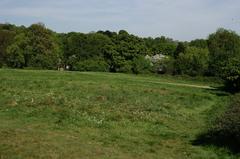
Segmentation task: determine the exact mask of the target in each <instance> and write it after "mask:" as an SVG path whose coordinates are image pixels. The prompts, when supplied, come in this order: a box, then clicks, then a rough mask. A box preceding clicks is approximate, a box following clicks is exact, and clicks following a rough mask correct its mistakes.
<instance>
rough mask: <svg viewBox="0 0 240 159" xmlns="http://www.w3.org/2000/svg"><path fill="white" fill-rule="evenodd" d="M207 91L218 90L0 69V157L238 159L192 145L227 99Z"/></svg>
mask: <svg viewBox="0 0 240 159" xmlns="http://www.w3.org/2000/svg"><path fill="white" fill-rule="evenodd" d="M212 86H219V85H218V84H214V83H213V82H211V81H207V80H201V81H200V80H199V81H198V80H191V79H181V78H179V77H176V78H175V77H168V76H136V75H127V74H111V73H84V72H83V73H81V72H57V71H35V70H9V69H0V158H1V159H8V158H44V159H45V158H85V159H87V158H89V159H93V158H137V159H141V158H142V159H150V158H160V159H185V158H186V159H187V158H193V159H207V158H209V159H210V158H211V159H219V158H222V159H225V158H226V159H228V158H229V159H230V158H238V156H236V155H232V154H231V153H229V152H228V151H227V150H225V149H223V148H217V147H213V146H201V145H194V144H192V143H193V141H194V140H196V138H197V135H199V134H200V133H201V132H203V131H204V130H205V129H206V128H207V126H208V123H209V122H211V120H212V119H213V118H214V117H215V116H216V115H217V114H219V113H221V112H222V111H223V110H224V108H225V105H226V103H227V102H228V101H229V96H230V95H229V94H227V93H225V92H221V91H220V90H217V89H213V87H212ZM210 116H211V117H210Z"/></svg>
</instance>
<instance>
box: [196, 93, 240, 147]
mask: <svg viewBox="0 0 240 159" xmlns="http://www.w3.org/2000/svg"><path fill="white" fill-rule="evenodd" d="M199 141H201V142H202V143H204V144H214V145H217V146H223V147H228V148H230V150H233V151H234V152H240V94H238V95H235V96H234V97H233V99H232V101H231V103H230V105H229V107H228V108H227V110H226V111H225V112H224V113H223V114H222V115H220V116H219V117H217V119H216V120H215V122H214V123H213V125H212V126H211V127H210V128H209V130H208V132H207V133H205V134H203V135H200V137H199Z"/></svg>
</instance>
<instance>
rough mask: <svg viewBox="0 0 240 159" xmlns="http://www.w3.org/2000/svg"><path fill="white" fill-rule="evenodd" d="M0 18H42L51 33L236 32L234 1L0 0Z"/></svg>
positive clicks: (190, 35)
mask: <svg viewBox="0 0 240 159" xmlns="http://www.w3.org/2000/svg"><path fill="white" fill-rule="evenodd" d="M0 22H1V23H4V22H9V23H14V24H17V25H26V26H28V25H30V24H32V23H36V22H43V23H45V24H46V26H47V27H48V28H50V29H53V30H55V31H57V32H70V31H78V32H84V33H87V32H90V31H97V30H111V31H118V30H121V29H125V30H127V31H128V32H130V33H132V34H136V35H138V36H144V37H148V36H152V37H157V36H161V35H164V36H168V37H171V38H173V39H175V40H192V39H196V38H206V37H207V36H208V34H209V33H212V32H214V31H216V29H217V28H220V27H224V28H227V29H232V30H234V31H236V32H238V33H239V32H240V0H0Z"/></svg>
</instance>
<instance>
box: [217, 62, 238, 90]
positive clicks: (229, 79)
mask: <svg viewBox="0 0 240 159" xmlns="http://www.w3.org/2000/svg"><path fill="white" fill-rule="evenodd" d="M239 61H240V58H230V59H229V60H228V62H227V63H226V66H224V67H223V68H222V70H223V72H222V74H221V77H222V78H223V79H224V80H225V87H226V88H227V89H228V90H230V91H240V62H239Z"/></svg>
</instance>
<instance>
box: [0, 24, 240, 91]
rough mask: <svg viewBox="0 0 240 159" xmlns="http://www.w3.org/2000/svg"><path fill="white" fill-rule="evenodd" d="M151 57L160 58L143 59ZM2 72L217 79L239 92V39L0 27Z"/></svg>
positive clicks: (227, 34)
mask: <svg viewBox="0 0 240 159" xmlns="http://www.w3.org/2000/svg"><path fill="white" fill-rule="evenodd" d="M154 55H163V58H161V59H158V60H150V59H149V58H146V57H147V56H148V57H154ZM0 67H11V68H27V67H31V68H39V69H57V68H59V67H62V68H68V69H69V70H71V71H102V72H123V73H135V74H139V73H162V74H164V73H167V74H172V75H190V76H216V77H220V78H222V79H224V80H225V84H226V86H227V87H228V88H230V89H232V90H240V36H239V35H238V34H237V33H236V32H234V31H231V30H226V29H218V30H217V31H216V32H215V33H212V34H210V35H209V37H208V38H207V39H196V40H192V41H190V42H181V41H175V40H173V39H170V38H167V37H164V36H161V37H157V38H150V37H149V38H141V37H138V36H135V35H132V34H129V33H128V32H127V31H125V30H120V31H119V32H111V31H97V32H91V33H87V34H84V33H78V32H70V33H56V32H54V31H52V30H50V29H48V28H46V27H45V25H44V24H42V23H37V24H32V25H31V26H29V27H25V26H16V25H13V24H0Z"/></svg>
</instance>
